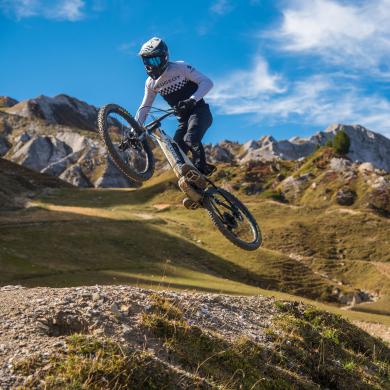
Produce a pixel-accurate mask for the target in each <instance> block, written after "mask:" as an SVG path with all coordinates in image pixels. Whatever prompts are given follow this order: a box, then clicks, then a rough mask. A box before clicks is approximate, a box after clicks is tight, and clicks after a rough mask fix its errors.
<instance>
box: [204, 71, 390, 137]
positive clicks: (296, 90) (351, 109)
mask: <svg viewBox="0 0 390 390" xmlns="http://www.w3.org/2000/svg"><path fill="white" fill-rule="evenodd" d="M237 74H240V73H239V72H236V73H233V74H232V75H231V76H227V77H225V78H223V79H221V80H219V81H217V82H216V86H215V91H214V92H213V93H211V94H210V97H209V99H210V100H211V101H212V102H213V104H214V105H215V106H217V107H218V109H219V112H220V113H221V114H226V115H238V114H249V115H251V116H253V117H254V118H255V120H256V122H258V123H266V124H270V125H274V124H284V123H300V124H309V125H317V126H322V127H326V126H328V125H329V124H330V123H334V122H340V123H351V124H361V125H363V126H366V127H368V128H371V129H372V130H374V131H377V132H380V133H382V134H384V135H386V136H387V137H390V101H389V100H387V99H386V98H384V97H382V96H379V95H376V94H371V95H367V94H365V93H364V91H362V90H360V89H359V88H358V87H356V86H354V84H353V80H351V79H348V78H345V79H342V78H341V77H340V76H339V75H325V74H323V75H314V76H308V77H306V78H304V79H300V80H297V81H294V82H289V83H287V82H286V84H287V85H286V87H285V88H283V87H282V86H281V80H282V79H281V78H280V76H273V75H270V74H269V72H268V71H267V72H266V73H264V74H263V75H262V76H261V77H259V80H264V81H263V82H262V81H260V82H259V83H258V81H257V80H256V77H257V75H256V74H255V73H253V72H251V71H249V72H247V73H245V74H244V72H241V75H242V76H241V77H240V78H237V76H236V75H237ZM237 79H239V80H240V81H239V82H234V80H237ZM232 81H233V82H232ZM251 82H252V83H254V85H251ZM246 83H248V84H246Z"/></svg>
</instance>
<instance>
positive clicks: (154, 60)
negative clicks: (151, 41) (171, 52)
mask: <svg viewBox="0 0 390 390" xmlns="http://www.w3.org/2000/svg"><path fill="white" fill-rule="evenodd" d="M142 59H143V61H144V64H145V65H146V66H153V67H154V66H159V65H161V57H142Z"/></svg>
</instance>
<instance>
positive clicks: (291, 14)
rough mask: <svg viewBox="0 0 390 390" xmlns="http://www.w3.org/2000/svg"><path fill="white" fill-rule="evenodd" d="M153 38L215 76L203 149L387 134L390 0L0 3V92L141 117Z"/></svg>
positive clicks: (19, 0) (389, 128) (16, 0)
mask: <svg viewBox="0 0 390 390" xmlns="http://www.w3.org/2000/svg"><path fill="white" fill-rule="evenodd" d="M152 36H160V37H162V38H163V39H165V40H166V41H167V43H168V45H169V48H170V53H171V59H172V60H185V61H187V62H189V63H191V64H192V65H193V66H195V67H196V68H197V69H199V70H200V71H202V72H203V73H205V74H206V75H208V76H209V77H210V78H212V80H213V81H214V83H215V87H214V88H213V90H212V91H211V92H210V95H209V96H208V99H207V100H208V101H209V103H210V104H211V106H212V111H213V114H214V124H213V126H212V128H211V129H210V130H209V131H208V132H207V134H206V136H205V142H217V141H219V140H221V139H231V140H238V141H246V140H248V139H253V138H255V139H257V138H260V137H261V136H262V135H265V134H272V135H273V136H274V137H275V138H277V139H284V138H289V137H291V136H294V135H301V136H307V135H310V134H312V133H313V132H315V131H317V130H322V129H324V128H325V127H327V126H328V125H329V124H331V123H334V122H342V123H350V124H354V123H359V124H361V125H364V126H366V127H368V128H370V129H372V130H374V131H377V132H380V133H382V134H384V135H386V136H387V137H390V83H389V82H390V0H355V1H347V0H332V1H331V0H311V1H309V0H290V1H288V0H276V1H271V0H241V1H238V0H236V1H235V0H210V1H205V0H197V1H192V2H184V1H176V0H175V1H160V0H153V1H152V0H143V1H132V0H128V1H125V0H0V47H1V50H0V69H1V72H0V95H8V96H12V97H14V98H16V99H19V100H22V99H27V98H31V97H35V96H38V95H40V94H44V95H48V96H54V95H56V94H59V93H66V94H69V95H71V96H75V97H77V98H79V99H81V100H85V101H87V102H89V103H91V104H94V105H96V106H100V105H102V104H104V103H107V102H117V103H119V104H121V105H124V106H125V107H127V108H128V109H129V110H130V111H131V112H135V110H136V109H137V107H138V104H139V102H140V100H141V99H142V95H143V87H144V82H145V73H144V69H143V66H142V62H141V61H140V59H139V58H138V57H137V51H138V49H139V47H140V46H141V44H142V43H143V42H144V41H145V40H147V39H149V38H150V37H152ZM156 105H160V106H162V105H163V102H162V100H157V101H156ZM174 125H175V123H174V121H173V120H171V121H170V122H169V123H167V126H168V128H169V129H170V130H171V131H172V129H173V128H174Z"/></svg>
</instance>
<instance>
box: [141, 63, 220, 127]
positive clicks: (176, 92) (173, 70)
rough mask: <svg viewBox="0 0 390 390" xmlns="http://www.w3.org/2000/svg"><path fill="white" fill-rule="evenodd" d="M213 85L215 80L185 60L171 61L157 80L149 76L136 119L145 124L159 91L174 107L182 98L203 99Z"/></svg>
mask: <svg viewBox="0 0 390 390" xmlns="http://www.w3.org/2000/svg"><path fill="white" fill-rule="evenodd" d="M212 87H213V82H212V81H211V80H210V79H209V78H208V77H206V76H205V75H204V74H202V73H200V72H199V71H197V70H196V69H195V68H193V67H192V66H191V65H188V64H186V63H185V62H183V61H175V62H169V63H168V66H167V68H166V70H165V71H164V73H163V74H162V75H161V76H160V77H159V78H158V79H156V80H153V79H152V78H151V77H148V78H147V80H146V83H145V94H144V98H143V100H142V103H141V106H140V108H139V109H138V111H137V114H136V116H135V119H136V120H138V122H139V123H141V124H143V123H144V122H145V119H146V117H147V115H148V112H149V110H150V106H151V105H152V104H153V101H154V99H155V97H156V95H157V94H158V93H159V94H160V95H161V96H162V97H163V98H164V99H165V100H166V101H167V103H168V104H169V105H170V106H171V107H173V106H175V105H176V104H177V103H178V102H180V101H181V100H185V99H189V98H192V99H195V100H196V101H197V102H199V101H201V100H202V99H203V97H204V96H205V95H206V94H207V93H208V92H209V91H210V89H211V88H212Z"/></svg>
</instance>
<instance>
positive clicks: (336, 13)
mask: <svg viewBox="0 0 390 390" xmlns="http://www.w3.org/2000/svg"><path fill="white" fill-rule="evenodd" d="M289 4H291V2H290V3H289ZM292 4H293V5H292V6H291V5H290V7H289V8H286V9H284V10H283V11H282V14H283V20H282V23H281V25H280V26H279V28H278V29H277V30H276V31H273V32H270V33H268V35H271V36H272V37H273V38H276V40H277V41H278V42H279V48H281V49H284V50H286V51H289V52H299V53H306V54H315V55H319V56H320V57H321V58H322V59H323V60H325V61H327V62H330V63H333V64H344V65H348V66H350V67H354V68H359V69H361V68H365V69H370V68H371V70H375V71H376V72H377V73H382V75H383V76H389V74H390V72H389V71H388V70H386V71H385V72H383V70H381V68H382V67H383V66H387V65H386V64H388V63H389V60H390V0H364V1H336V0H312V1H306V0H294V1H293V2H292ZM372 67H374V69H372Z"/></svg>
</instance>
